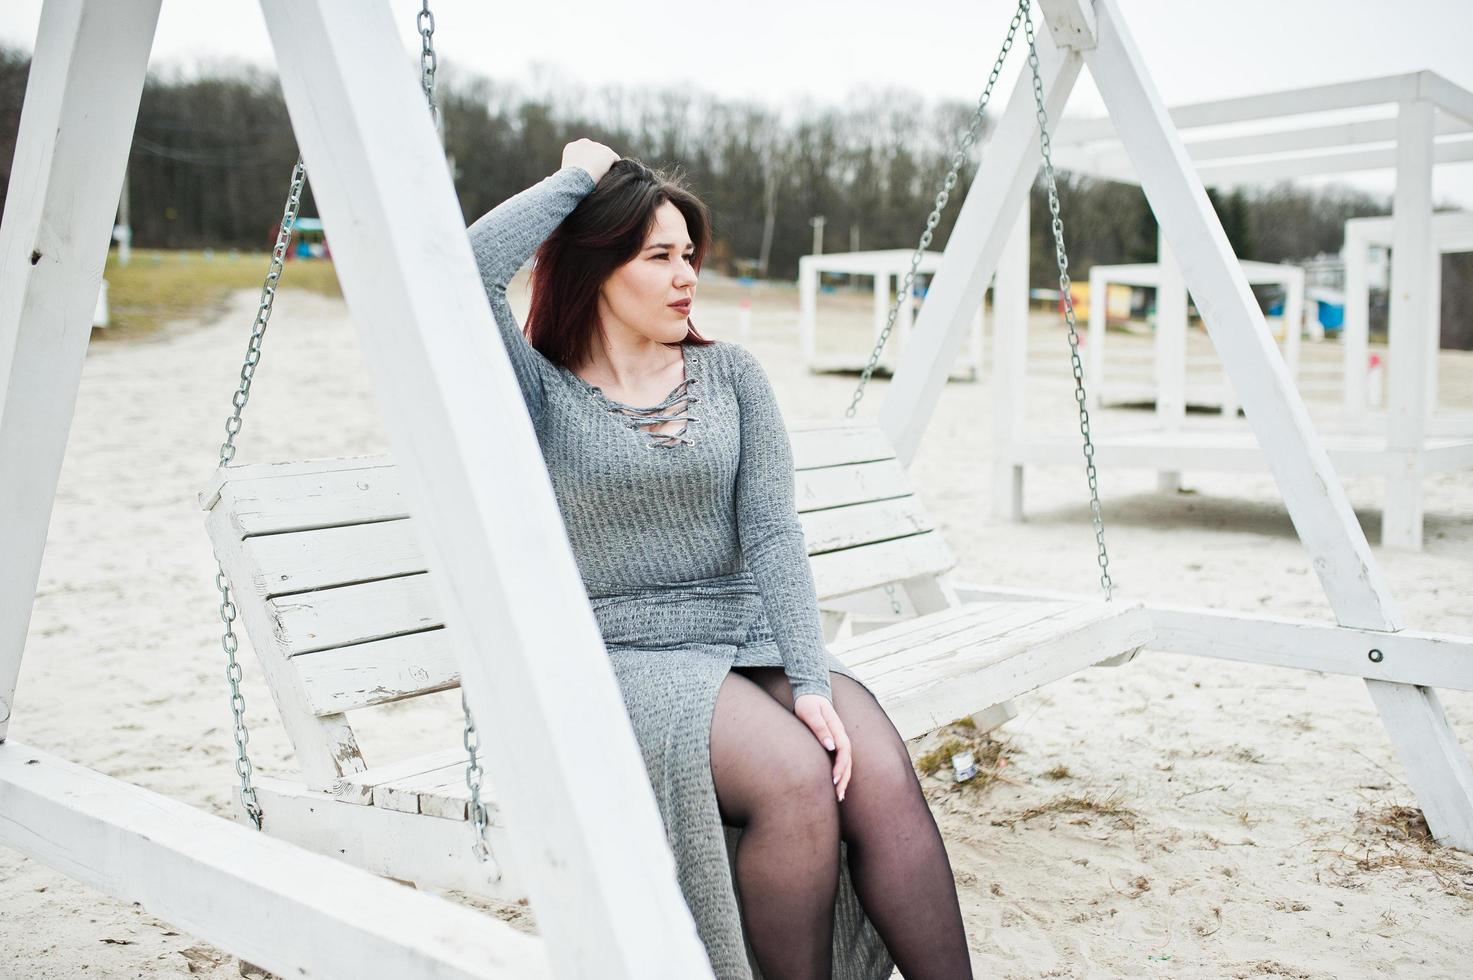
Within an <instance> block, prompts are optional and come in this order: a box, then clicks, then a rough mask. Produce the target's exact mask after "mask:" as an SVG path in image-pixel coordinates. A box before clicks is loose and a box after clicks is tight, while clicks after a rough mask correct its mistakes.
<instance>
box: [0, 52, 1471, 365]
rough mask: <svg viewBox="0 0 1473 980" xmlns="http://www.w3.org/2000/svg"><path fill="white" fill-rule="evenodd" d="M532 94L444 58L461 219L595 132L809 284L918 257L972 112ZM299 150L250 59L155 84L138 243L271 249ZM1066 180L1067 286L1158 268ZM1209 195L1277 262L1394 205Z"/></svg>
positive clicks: (878, 104)
mask: <svg viewBox="0 0 1473 980" xmlns="http://www.w3.org/2000/svg"><path fill="white" fill-rule="evenodd" d="M29 66H30V61H29V54H28V53H26V52H24V51H20V50H16V49H5V48H0V167H3V170H0V204H3V200H4V198H3V195H4V194H5V193H6V192H7V191H8V186H9V177H10V167H11V161H12V158H13V156H14V150H15V138H16V132H17V129H18V127H19V121H20V110H21V104H22V100H23V98H24V91H25V84H26V76H27V73H28V71H29ZM530 89H531V90H530V91H528V90H524V89H523V88H522V87H521V86H518V85H515V84H510V83H504V82H500V81H493V80H491V79H487V78H485V77H481V76H474V75H462V74H461V73H459V72H457V71H456V70H455V68H454V66H453V65H449V64H442V67H441V70H440V73H439V84H438V91H437V94H438V101H439V104H440V111H441V114H442V117H443V119H444V127H445V137H446V152H447V154H448V155H449V156H450V157H451V159H452V160H453V163H454V171H453V173H454V179H455V187H456V192H457V194H458V196H459V200H460V204H461V209H462V213H463V217H464V218H465V220H466V222H467V224H468V223H470V222H471V221H473V220H474V219H475V218H477V217H479V216H480V215H481V214H483V213H485V212H486V211H487V210H490V209H491V208H492V207H494V206H495V205H496V204H497V203H499V202H500V201H502V200H505V199H506V198H507V197H510V196H511V195H513V194H515V193H517V192H518V191H520V190H522V189H523V188H526V187H528V186H530V185H532V184H533V183H536V182H537V181H538V180H540V179H541V178H542V177H545V176H546V175H547V174H549V173H551V172H553V170H555V169H556V168H557V166H558V164H559V162H560V161H561V154H562V147H563V146H564V144H566V143H568V142H569V141H571V140H574V139H577V138H578V137H580V136H587V137H589V138H592V139H595V140H598V141H599V142H601V143H606V144H608V145H609V146H611V147H613V148H614V149H615V150H616V151H617V152H619V153H620V154H621V155H623V156H629V157H636V158H638V159H640V160H642V161H644V162H645V163H647V164H649V165H651V166H653V167H656V168H660V169H662V170H665V171H667V172H671V173H675V174H678V175H680V176H681V177H682V178H683V179H684V180H685V181H686V183H687V184H688V185H689V186H690V187H691V188H692V190H694V191H695V192H696V193H697V194H698V195H700V196H701V197H702V198H703V199H704V200H705V201H706V202H707V204H709V205H710V207H711V211H712V216H713V230H714V233H715V243H714V247H713V250H712V254H711V256H710V257H709V258H708V262H709V263H710V267H711V268H713V269H718V270H721V271H726V272H752V273H754V274H757V275H764V276H766V277H769V278H776V279H791V278H794V277H795V276H796V275H797V268H798V258H799V257H800V256H802V255H805V254H808V252H810V251H811V250H812V245H813V240H814V231H813V227H812V225H811V223H810V221H811V219H812V218H813V217H814V216H817V215H822V216H823V217H824V219H825V220H824V224H823V229H822V234H823V250H824V251H825V252H842V251H849V250H851V249H855V248H857V249H862V250H869V249H880V248H887V249H888V248H904V249H912V248H914V247H915V246H916V243H917V241H918V239H919V237H920V234H921V231H922V230H923V229H924V227H925V222H926V216H927V215H928V214H929V213H930V211H931V208H932V206H933V202H934V199H935V196H936V192H937V190H938V189H939V188H940V186H941V183H942V181H943V179H944V177H945V175H946V173H947V171H948V170H949V169H950V166H951V162H952V155H953V153H954V146H955V142H956V140H957V138H958V135H959V134H960V133H961V132H962V131H963V130H964V129H965V127H966V126H967V124H968V123H969V121H970V119H971V116H972V111H973V108H974V107H973V106H972V105H971V104H968V103H962V102H947V101H942V102H928V101H926V100H925V99H923V98H922V97H921V96H920V95H918V94H916V93H913V92H908V91H904V90H898V89H889V90H868V91H862V92H859V93H856V94H855V95H854V96H852V97H851V98H850V99H849V100H848V101H847V102H846V103H845V104H844V105H840V106H833V105H818V104H812V103H805V104H802V105H799V106H795V107H793V108H792V111H790V112H789V113H788V114H787V115H783V114H782V113H780V112H779V111H778V110H776V109H775V108H773V107H771V106H767V105H762V104H757V103H751V102H743V101H737V100H722V99H718V98H716V97H714V96H712V95H710V94H706V93H700V92H692V91H688V90H684V89H658V90H657V89H631V88H623V87H618V86H614V87H598V88H595V89H589V88H587V87H584V86H581V85H579V84H577V83H575V82H571V81H568V80H566V79H557V78H553V79H547V78H543V79H534V81H533V82H532V83H531V85H530ZM989 115H990V114H989ZM983 138H985V132H984V134H983ZM981 142H983V139H979V140H978V143H979V144H980V143H981ZM296 155H297V146H296V140H295V139H294V137H293V135H292V132H291V126H290V124H289V121H288V117H287V112H286V106H285V102H284V101H283V98H282V94H281V89H280V85H279V82H278V80H277V78H276V75H275V74H274V73H273V72H268V71H265V70H263V69H260V68H257V67H254V66H249V65H238V66H230V67H228V68H226V69H217V70H215V71H213V72H209V73H201V74H199V75H195V76H192V77H186V76H184V75H183V74H182V73H180V72H178V71H172V72H170V71H163V72H159V71H155V72H152V73H150V76H149V78H148V81H147V83H146V85H145V88H144V92H143V98H142V102H141V104H140V108H139V114H138V123H137V127H136V129H135V132H134V139H133V146H132V151H131V153H130V156H129V164H128V196H129V203H130V219H131V220H130V223H131V225H132V228H133V241H134V244H135V245H137V246H139V247H145V248H205V247H212V248H230V247H238V248H246V249H265V248H269V247H270V243H271V241H272V235H273V233H274V229H275V227H276V224H277V222H278V221H279V220H280V217H281V210H282V205H283V203H284V200H285V196H286V189H287V184H288V179H289V177H290V175H291V170H292V166H293V164H294V163H295V161H296ZM976 160H977V151H976V149H975V148H974V150H973V152H972V153H971V154H970V155H969V156H968V158H967V159H966V160H965V161H964V162H963V164H962V167H961V169H960V172H959V175H958V181H957V185H956V188H955V189H954V190H953V191H952V193H951V202H950V204H949V205H948V207H947V208H946V209H945V210H944V211H943V212H942V214H941V217H940V221H939V223H938V225H937V227H936V229H935V231H934V238H933V241H932V245H931V247H932V248H933V249H939V248H944V247H945V243H946V241H947V238H948V236H949V234H950V231H951V228H952V226H953V225H954V223H955V220H956V215H957V212H958V210H959V207H960V201H961V199H962V198H963V197H964V195H965V192H966V188H967V187H968V186H969V185H970V182H971V180H972V178H973V176H974V175H975V173H976V169H977V165H976ZM1058 177H1059V194H1060V198H1061V201H1062V211H1063V217H1064V228H1065V235H1066V243H1067V244H1068V247H1069V253H1070V272H1071V275H1073V276H1074V277H1075V278H1082V277H1083V276H1084V275H1085V274H1086V273H1087V271H1088V269H1089V268H1090V266H1092V265H1094V264H1095V263H1100V262H1105V263H1117V262H1150V261H1154V259H1155V257H1156V223H1155V219H1154V217H1153V215H1152V214H1151V211H1150V209H1149V208H1148V207H1147V205H1146V202H1145V198H1144V196H1143V195H1142V194H1141V191H1140V189H1139V188H1138V187H1135V186H1133V185H1127V184H1119V183H1114V182H1110V181H1101V180H1096V179H1093V178H1090V177H1085V176H1081V175H1076V174H1070V173H1067V172H1060V174H1059V175H1058ZM310 187H311V174H310V173H309V174H308V192H307V195H306V197H305V198H304V202H303V209H302V213H303V214H308V215H310V214H315V213H316V211H315V205H314V203H313V201H312V198H311V190H310ZM1210 196H1211V197H1212V201H1213V204H1214V206H1215V207H1216V209H1217V212H1218V215H1219V217H1220V218H1221V220H1222V223H1223V228H1224V230H1225V231H1226V233H1227V235H1228V238H1229V240H1230V241H1231V242H1232V244H1233V247H1234V250H1235V251H1236V252H1237V254H1238V255H1239V256H1240V257H1242V258H1246V259H1256V260H1259V261H1265V262H1279V261H1295V260H1301V259H1306V258H1310V257H1312V256H1314V255H1317V254H1321V253H1325V252H1336V251H1338V250H1339V248H1340V244H1341V239H1342V234H1343V225H1344V222H1345V220H1346V219H1348V218H1351V217H1358V216H1361V215H1371V214H1386V213H1388V212H1389V211H1390V201H1389V200H1388V199H1386V198H1382V197H1377V196H1375V195H1370V194H1366V193H1362V192H1360V191H1355V190H1351V189H1348V188H1343V187H1335V186H1331V187H1326V188H1319V189H1309V188H1305V187H1299V186H1294V185H1291V184H1280V185H1275V186H1271V187H1266V188H1262V189H1249V190H1244V189H1238V190H1234V191H1231V192H1225V193H1216V192H1214V193H1213V194H1212V195H1210ZM1030 214H1031V218H1032V236H1033V249H1032V269H1031V278H1032V281H1033V284H1034V285H1035V286H1042V287H1049V286H1056V285H1057V281H1058V271H1057V268H1056V267H1055V265H1054V248H1053V240H1052V233H1051V231H1050V220H1049V219H1050V215H1049V209H1048V201H1047V196H1046V194H1045V193H1044V190H1043V186H1042V183H1041V182H1039V183H1037V184H1035V186H1034V188H1033V193H1032V196H1031V212H1030ZM328 233H329V238H330V237H331V229H330V228H329V229H328ZM1470 259H1473V256H1467V255H1463V256H1450V257H1448V258H1447V259H1445V260H1444V262H1445V266H1444V275H1443V297H1442V298H1443V320H1444V329H1443V343H1444V346H1449V347H1459V348H1463V349H1473V261H1468V260H1470Z"/></svg>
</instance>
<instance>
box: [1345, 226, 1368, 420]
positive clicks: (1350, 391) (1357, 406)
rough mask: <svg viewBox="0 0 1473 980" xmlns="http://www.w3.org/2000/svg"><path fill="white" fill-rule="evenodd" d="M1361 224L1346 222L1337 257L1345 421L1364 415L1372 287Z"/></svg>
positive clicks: (1366, 245)
mask: <svg viewBox="0 0 1473 980" xmlns="http://www.w3.org/2000/svg"><path fill="white" fill-rule="evenodd" d="M1362 227H1364V226H1362V225H1358V224H1356V223H1355V222H1353V221H1348V222H1346V224H1345V245H1344V246H1343V247H1342V248H1341V250H1340V257H1341V259H1342V260H1343V261H1344V262H1345V320H1344V321H1343V323H1342V324H1341V327H1340V345H1341V347H1342V348H1343V357H1342V359H1341V370H1342V373H1343V374H1344V380H1343V382H1342V384H1343V391H1344V399H1343V402H1342V411H1343V412H1344V414H1345V420H1346V421H1347V422H1349V423H1355V422H1359V421H1361V420H1363V419H1364V418H1365V417H1366V401H1367V392H1366V374H1367V370H1368V366H1367V364H1366V359H1367V358H1368V357H1369V356H1370V332H1371V327H1370V315H1371V289H1370V282H1369V269H1368V265H1369V256H1368V255H1367V253H1366V250H1367V249H1368V248H1369V243H1368V242H1367V241H1366V237H1365V235H1364V234H1362V232H1361V228H1362Z"/></svg>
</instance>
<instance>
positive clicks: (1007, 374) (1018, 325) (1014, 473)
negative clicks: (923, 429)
mask: <svg viewBox="0 0 1473 980" xmlns="http://www.w3.org/2000/svg"><path fill="white" fill-rule="evenodd" d="M1091 295H1093V294H1091ZM992 318H993V322H994V324H995V326H994V327H993V338H994V342H993V352H992V515H993V517H995V518H998V519H1001V520H1006V521H1012V522H1014V523H1017V522H1018V521H1021V520H1022V519H1023V464H1022V463H1020V462H1018V460H1017V459H1016V456H1015V450H1014V447H1015V446H1016V444H1017V442H1018V439H1019V438H1020V437H1021V436H1022V435H1023V429H1024V426H1025V424H1026V423H1025V420H1026V418H1027V414H1026V412H1025V411H1024V409H1025V408H1026V399H1027V397H1028V209H1027V208H1019V209H1018V216H1017V218H1016V219H1015V220H1014V221H1013V227H1012V232H1011V234H1009V235H1008V240H1007V246H1006V248H1004V250H1003V256H1002V262H1001V263H1000V264H999V265H998V268H997V278H996V280H995V281H994V283H993V285H992Z"/></svg>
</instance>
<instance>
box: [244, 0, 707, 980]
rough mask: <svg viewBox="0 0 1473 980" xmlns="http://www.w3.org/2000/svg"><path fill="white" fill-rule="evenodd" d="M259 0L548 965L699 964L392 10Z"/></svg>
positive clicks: (573, 971) (638, 969)
mask: <svg viewBox="0 0 1473 980" xmlns="http://www.w3.org/2000/svg"><path fill="white" fill-rule="evenodd" d="M261 6H262V9H263V11H264V12H265V15H266V26H267V29H268V31H269V33H270V35H271V41H272V44H273V46H274V48H275V49H276V53H277V61H278V64H279V67H280V71H281V83H282V89H283V92H284V93H285V96H286V103H287V109H288V110H289V112H290V114H291V118H292V123H293V126H294V128H295V131H296V135H297V138H298V140H299V142H300V145H301V147H302V152H303V154H304V156H305V159H306V162H307V168H308V172H309V173H311V174H313V175H315V177H316V180H315V182H314V184H313V187H314V189H315V193H316V196H317V202H318V204H319V206H320V208H321V212H322V216H323V221H324V223H325V224H326V225H327V227H328V228H329V229H330V234H332V235H333V256H334V259H335V261H336V264H337V270H338V276H339V278H340V279H341V280H342V284H343V294H344V296H345V298H346V300H347V303H348V307H349V310H350V312H351V313H352V315H353V317H354V319H355V321H356V322H357V324H358V326H359V328H360V331H361V336H362V338H363V347H364V354H365V360H366V362H367V364H368V366H369V369H370V371H371V373H372V376H373V380H374V382H375V390H376V392H377V394H378V396H379V403H380V405H381V407H382V412H383V416H384V423H385V428H386V429H387V431H388V435H389V442H390V447H391V449H392V451H393V455H394V458H395V461H396V463H397V464H398V466H399V468H400V472H401V475H402V477H403V478H404V484H405V486H404V489H405V491H406V493H407V497H408V500H409V501H410V505H411V510H412V512H413V513H414V514H415V519H416V521H417V522H419V531H420V534H421V535H422V536H423V541H422V544H423V545H424V548H425V553H426V556H427V557H428V558H429V564H430V567H431V569H432V570H433V571H434V573H435V574H434V579H435V586H436V588H437V590H438V591H439V597H440V601H441V605H442V608H443V609H444V611H445V615H446V622H447V625H448V626H449V627H450V629H452V630H453V633H454V636H455V641H456V646H455V653H456V658H457V661H458V664H459V668H460V675H461V678H462V684H463V686H464V688H465V692H466V696H467V699H468V701H469V703H470V707H471V710H472V713H473V715H474V717H475V719H476V721H477V723H478V727H479V729H480V733H481V739H482V742H483V747H484V749H483V751H484V754H483V758H484V759H485V760H486V768H487V770H488V773H489V775H490V777H491V782H492V783H493V784H494V785H496V786H497V787H498V791H499V793H500V798H499V800H498V803H499V805H500V806H501V808H502V811H503V812H504V813H505V814H506V817H507V826H508V828H509V830H510V831H511V835H512V838H513V841H514V843H515V848H516V853H515V855H513V863H514V864H516V865H517V866H518V867H520V868H522V869H523V870H524V872H525V874H526V877H527V886H528V891H529V893H530V895H531V898H532V904H533V906H534V907H535V909H536V911H537V916H538V925H539V928H540V930H541V934H542V936H543V937H544V938H546V939H547V941H548V949H549V954H548V955H549V959H550V962H551V963H552V966H553V969H554V971H555V972H556V974H557V975H559V976H565V977H572V976H600V977H609V978H636V977H638V978H643V977H652V976H682V977H701V976H710V963H709V960H708V958H707V956H706V951H705V948H704V946H703V945H702V944H701V941H700V937H699V935H698V934H697V933H696V930H695V923H694V920H693V919H692V918H691V914H690V910H689V908H688V907H687V906H686V904H685V901H684V898H683V897H682V895H681V893H680V890H679V888H678V885H677V882H676V875H675V863H674V859H673V857H672V856H671V853H670V850H669V847H668V845H667V843H666V840H665V835H664V832H663V827H662V825H661V822H660V815H659V811H658V809H657V807H656V804H655V798H654V794H653V791H652V790H651V788H650V786H649V780H648V776H647V774H646V773H645V770H644V765H643V762H642V759H641V757H640V754H639V749H638V746H637V744H636V742H635V738H634V732H633V729H632V726H631V725H630V722H629V718H628V715H627V713H626V712H625V710H624V706H623V702H622V699H621V697H620V694H619V688H618V684H617V682H616V680H615V678H614V674H613V670H612V668H611V667H610V665H609V663H608V658H607V657H606V656H605V654H604V651H603V644H602V641H601V638H600V635H599V631H598V625H597V623H596V621H595V620H594V617H593V613H592V610H591V609H590V607H589V605H588V602H587V598H586V594H585V592H584V588H583V583H582V580H581V578H580V576H579V574H578V569H577V565H576V562H575V560H574V558H573V555H572V552H571V550H570V548H569V546H568V544H567V537H566V534H565V532H564V529H563V525H562V520H561V515H560V513H559V511H558V508H557V501H556V498H555V497H554V495H553V492H552V485H551V481H550V479H549V477H548V475H547V471H546V469H545V467H544V465H543V462H542V457H541V452H540V450H539V447H538V444H537V438H536V434H535V432H534V431H533V428H532V424H531V420H530V419H529V418H528V416H527V412H526V408H525V406H524V405H523V403H522V400H521V395H520V393H519V391H518V388H517V385H516V381H515V378H514V376H513V373H512V369H511V364H510V362H509V360H508V358H507V354H506V351H505V349H504V348H503V347H502V346H501V341H500V336H499V334H498V332H497V330H496V327H495V324H494V322H493V321H492V318H491V310H490V306H489V304H488V302H487V299H486V295H485V292H484V290H483V288H482V286H481V282H480V279H479V276H478V275H477V273H476V267H475V262H474V259H473V257H472V255H471V249H470V241H469V238H468V236H467V235H466V232H465V225H464V223H463V221H462V219H461V213H460V207H459V204H458V202H457V201H456V198H455V192H454V188H453V187H452V186H451V183H450V179H449V174H448V172H447V170H446V168H445V164H444V157H443V155H442V153H441V150H440V146H439V142H438V140H437V139H436V137H435V133H434V130H433V128H432V127H431V125H430V121H429V116H428V114H427V112H426V111H425V105H424V97H423V95H422V93H421V92H420V91H419V86H418V84H417V82H418V80H417V78H416V77H415V75H414V73H413V68H412V66H411V65H410V64H409V62H408V61H407V60H406V59H405V57H404V49H403V45H402V43H401V41H400V39H399V31H398V27H397V22H396V21H395V20H394V18H393V17H392V15H391V13H390V11H389V9H388V6H387V5H386V4H384V3H373V4H364V3H360V2H355V0H310V2H309V0H262V4H261ZM594 744H596V745H597V746H598V751H597V752H596V753H592V752H589V751H588V746H590V745H594ZM609 800H618V801H619V805H618V806H617V807H609V806H607V805H606V804H607V801H609ZM267 819H268V820H269V819H270V816H269V814H268V816H267Z"/></svg>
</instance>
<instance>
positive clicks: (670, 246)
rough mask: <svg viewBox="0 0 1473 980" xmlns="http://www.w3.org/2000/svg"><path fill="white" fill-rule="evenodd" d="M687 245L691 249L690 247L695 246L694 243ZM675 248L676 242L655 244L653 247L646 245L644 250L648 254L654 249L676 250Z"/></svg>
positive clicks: (687, 243)
mask: <svg viewBox="0 0 1473 980" xmlns="http://www.w3.org/2000/svg"><path fill="white" fill-rule="evenodd" d="M685 244H686V246H687V247H690V246H693V245H694V244H695V243H694V242H686V243H685ZM674 247H675V243H674V242H655V243H654V244H653V245H646V246H645V247H644V250H645V251H646V252H648V251H649V250H650V249H652V248H674Z"/></svg>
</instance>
